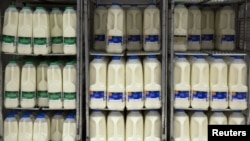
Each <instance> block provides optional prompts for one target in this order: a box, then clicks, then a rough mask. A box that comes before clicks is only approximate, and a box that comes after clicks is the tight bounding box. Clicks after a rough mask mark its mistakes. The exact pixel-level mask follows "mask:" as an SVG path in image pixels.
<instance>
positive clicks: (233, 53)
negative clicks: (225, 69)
mask: <svg viewBox="0 0 250 141" xmlns="http://www.w3.org/2000/svg"><path fill="white" fill-rule="evenodd" d="M205 52H207V53H208V54H209V55H213V56H216V55H220V56H245V55H247V53H246V52H245V51H243V50H234V51H216V50H211V51H205Z"/></svg>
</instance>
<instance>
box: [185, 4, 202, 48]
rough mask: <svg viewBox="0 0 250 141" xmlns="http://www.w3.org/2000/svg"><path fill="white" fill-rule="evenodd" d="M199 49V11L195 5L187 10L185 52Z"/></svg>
mask: <svg viewBox="0 0 250 141" xmlns="http://www.w3.org/2000/svg"><path fill="white" fill-rule="evenodd" d="M200 49H201V11H200V9H199V8H198V7H197V6H196V5H192V6H190V7H189V9H188V47H187V50H200Z"/></svg>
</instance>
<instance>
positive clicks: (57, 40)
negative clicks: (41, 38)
mask: <svg viewBox="0 0 250 141" xmlns="http://www.w3.org/2000/svg"><path fill="white" fill-rule="evenodd" d="M49 21H50V36H51V48H52V49H51V50H52V53H63V13H62V11H61V10H60V9H59V8H52V11H51V12H50V14H49Z"/></svg>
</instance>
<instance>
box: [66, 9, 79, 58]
mask: <svg viewBox="0 0 250 141" xmlns="http://www.w3.org/2000/svg"><path fill="white" fill-rule="evenodd" d="M76 34H77V29H76V11H75V10H74V8H73V7H66V9H65V10H64V12H63V52H64V54H76Z"/></svg>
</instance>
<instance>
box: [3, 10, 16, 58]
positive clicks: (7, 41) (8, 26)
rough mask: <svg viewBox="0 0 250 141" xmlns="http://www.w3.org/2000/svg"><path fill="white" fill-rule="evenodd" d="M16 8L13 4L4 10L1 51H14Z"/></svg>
mask: <svg viewBox="0 0 250 141" xmlns="http://www.w3.org/2000/svg"><path fill="white" fill-rule="evenodd" d="M18 14H19V12H18V10H17V8H16V7H15V6H14V5H10V6H9V7H8V8H7V9H6V10H5V12H4V23H3V31H2V51H3V52H8V53H13V52H16V42H17V41H16V40H17V27H18Z"/></svg>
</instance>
